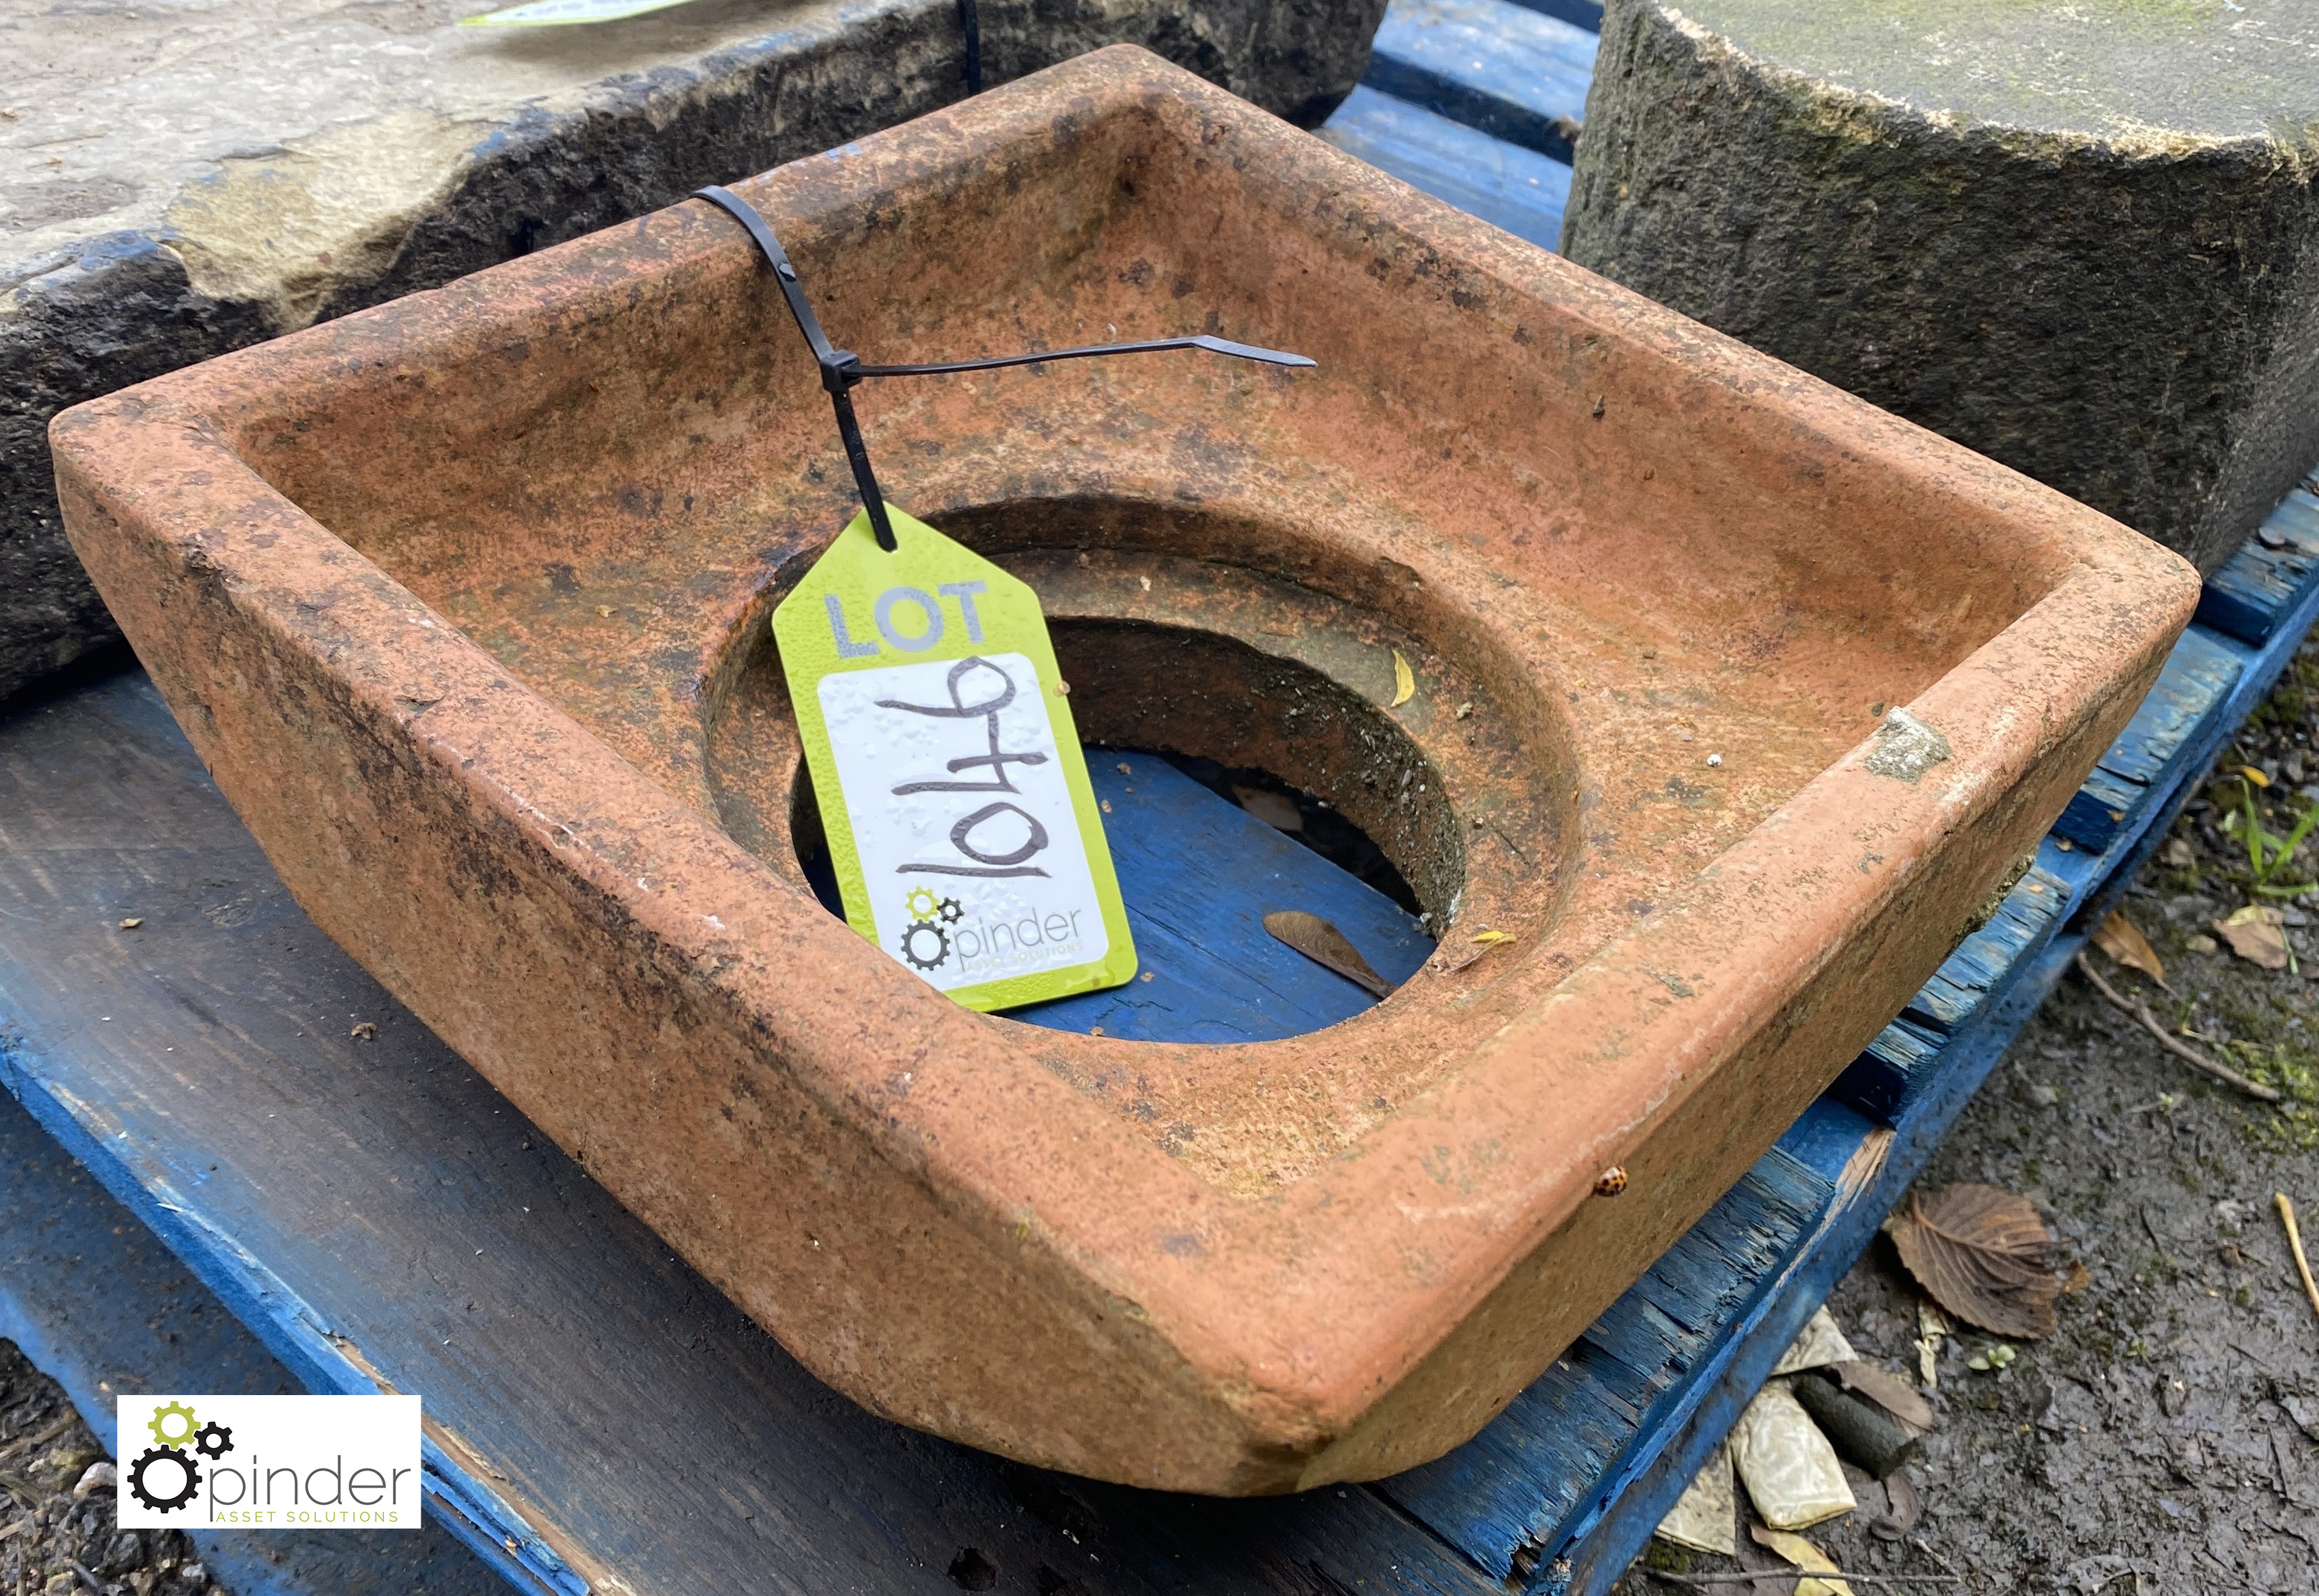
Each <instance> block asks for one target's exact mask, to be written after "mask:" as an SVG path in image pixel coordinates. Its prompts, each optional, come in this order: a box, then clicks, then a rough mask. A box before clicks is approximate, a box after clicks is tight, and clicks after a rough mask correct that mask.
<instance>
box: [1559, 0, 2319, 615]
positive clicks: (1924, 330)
mask: <svg viewBox="0 0 2319 1596" xmlns="http://www.w3.org/2000/svg"><path fill="white" fill-rule="evenodd" d="M1585 128H1586V131H1585V136H1584V139H1583V140H1581V142H1580V145H1579V149H1578V153H1577V160H1576V175H1575V179H1574V182H1573V185H1572V188H1571V196H1570V206H1569V211H1568V214H1567V219H1566V222H1565V227H1564V233H1563V246H1564V248H1565V249H1566V252H1567V253H1568V254H1569V255H1570V257H1571V258H1572V259H1574V260H1576V261H1578V262H1580V263H1581V264H1582V265H1584V266H1591V267H1593V269H1594V270H1596V271H1599V272H1602V273H1603V274H1604V275H1607V276H1610V277H1612V278H1615V279H1616V280H1617V281H1619V282H1620V283H1623V284H1627V285H1629V287H1633V288H1637V289H1639V290H1640V291H1642V292H1643V293H1647V294H1649V295H1650V296H1651V297H1653V298H1655V299H1657V300H1659V301H1661V302H1665V303H1666V304H1668V305H1672V306H1673V307H1674V308H1675V309H1677V310H1680V311H1683V312H1685V313H1686V314H1689V315H1692V316H1695V317H1697V318H1698V319H1699V320H1702V321H1705V322H1707V323H1708V324H1709V325H1710V326H1712V327H1715V328H1718V329H1721V330H1723V331H1725V332H1728V333H1730V334H1732V335H1733V336H1735V337H1737V338H1744V339H1745V340H1746V341H1747V342H1748V343H1750V344H1753V345H1755V347H1757V348H1760V349H1763V350H1765V351H1767V352H1769V353H1771V354H1773V355H1776V356H1780V357H1781V358H1782V359H1783V360H1787V361H1790V362H1791V363H1792V364H1794V365H1800V366H1801V367H1803V368H1804V369H1805V370H1806V371H1809V372H1812V373H1814V374H1818V375H1819V376H1822V377H1825V378H1827V380H1828V381H1830V382H1833V383H1837V384H1839V385H1840V386H1842V387H1845V388H1848V389H1850V390H1851V391H1852V392H1854V393H1858V394H1860V395H1862V396H1863V397H1864V398H1866V399H1869V400H1872V401H1874V402H1875V403H1877V404H1880V405H1882V406H1884V407H1885V408H1886V409H1888V410H1894V411H1897V412H1898V413H1899V414H1900V415H1903V416H1906V417H1908V419H1911V420H1915V421H1918V422H1921V423H1923V424H1924V425H1926V426H1927V427H1930V428H1934V429H1936V430H1937V431H1940V432H1943V433H1945V434H1946V435H1947V436H1949V437H1953V438H1954V439H1956V440H1957V441H1958V442H1960V443H1963V444H1965V445H1967V446H1971V447H1972V448H1975V449H1978V450H1980V451H1981V453H1983V454H1985V455H1991V456H1993V457H1994V458H1996V459H1998V460H2001V461H2003V462H2004V463H2006V464H2008V465H2012V466H2015V467H2017V469H2019V470H2021V471H2024V472H2026V473H2028V474H2030V475H2032V476H2035V477H2036V478H2038V479H2039V480H2041V481H2043V482H2047V483H2049V484H2051V485H2052V486H2053V487H2056V488H2059V489H2061V490H2062V491H2063V492H2066V493H2069V494H2070V495H2071V496H2072V497H2074V498H2077V499H2079V500H2082V501H2084V502H2085V503H2087V504H2089V505H2091V506H2093V507H2094V508H2095V509H2100V510H2103V511H2105V512H2106V513H2107V514H2109V515H2112V516H2115V517H2116V518H2119V519H2120V520H2123V521H2125V523H2126V524H2128V525H2129V526H2132V527H2136V528H2138V529H2139V530H2141V531H2143V532H2144V533H2146V534H2147V535H2149V536H2150V537H2154V538H2156V539H2158V540H2159V541H2160V542H2161V543H2164V544H2166V545H2168V546H2170V547H2172V548H2175V549H2177V550H2179V551H2180V552H2181V553H2182V554H2184V555H2187V556H2188V558H2189V559H2190V560H2191V561H2192V562H2193V563H2195V564H2197V565H2198V566H2199V568H2200V569H2201V570H2204V571H2208V572H2211V571H2212V570H2214V568H2215V566H2216V565H2218V564H2220V563H2221V562H2222V561H2223V560H2224V558H2226V557H2227V556H2228V555H2229V554H2230V552H2231V551H2232V550H2233V549H2234V548H2236V547H2237V546H2239V544H2240V543H2241V542H2242V540H2243V539H2244V538H2245V537H2247V535H2248V534H2249V533H2250V532H2251V531H2252V530H2253V529H2254V527H2255V524H2256V523H2257V522H2258V521H2259V520H2260V519H2261V518H2262V516H2263V514H2264V512H2265V511H2267V510H2268V509H2269V508H2270V507H2271V506H2272V505H2273V504H2275V503H2277V502H2278V499H2279V497H2280V495H2281V494H2283V493H2284V492H2286V491H2287V489H2288V488H2289V487H2291V486H2292V485H2293V484H2294V482H2295V481H2296V478H2297V477H2298V476H2299V475H2300V474H2302V473H2304V472H2305V471H2307V470H2308V469H2309V468H2310V466H2311V464H2312V462H2313V460H2314V458H2319V196H2314V174H2319V11H2314V8H2313V7H2312V6H2311V5H2309V4H2308V3H2307V0H2132V3H2128V0H2105V3H2100V4H2093V5H2086V4H2071V3H2068V0H1856V3H1853V4H1846V5H1827V4H1826V3H1825V0H1684V4H1683V7H1682V8H1681V9H1677V8H1676V7H1675V6H1674V5H1668V4H1665V3H1664V0H1611V4H1610V6H1609V10H1608V13H1607V15H1606V17H1605V21H1604V26H1603V31H1602V55H1601V58H1600V60H1599V62H1598V65H1597V68H1596V71H1595V76H1594V83H1593V91H1592V94H1591V95H1590V97H1589V99H1588V101H1587V115H1586V123H1585Z"/></svg>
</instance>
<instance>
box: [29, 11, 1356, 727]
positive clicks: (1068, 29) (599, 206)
mask: <svg viewBox="0 0 2319 1596" xmlns="http://www.w3.org/2000/svg"><path fill="white" fill-rule="evenodd" d="M490 9H492V0H363V3H360V4H356V5H338V4H333V3H330V0H290V3H288V4H276V3H274V0H263V3H261V0H210V3H208V4H204V5H198V6H188V5H176V4H168V3H166V0H164V3H147V4H140V3H138V0H77V3H75V4H70V5H42V6H35V5H11V6H7V7H5V8H0V61H5V63H6V65H5V68H0V698H5V697H6V696H7V695H9V694H10V693H12V692H14V690H17V689H19V688H21V687H23V686H24V685H25V684H26V683H27V682H29V681H33V680H34V679H36V678H38V677H39V676H41V674H42V673H44V672H48V671H50V670H53V669H55V668H57V667H59V666H61V665H64V664H66V663H69V662H70V661H72V660H73V659H75V658H77V657H78V656H79V655H81V654H85V653H86V652H87V651H88V650H90V649H91V648H94V647H96V646H98V645H102V644H104V643H105V642H107V641H109V640H111V639H113V638H114V637H116V636H118V634H117V633H116V632H115V631H114V629H113V623H112V621H111V619H110V618H108V617H107V616H106V615H105V613H104V606H103V605H102V604H100V603H99V602H98V601H97V598H96V595H95V591H93V590H92V589H91V588H90V587H89V585H88V580H87V578H86V576H85V575H84V574H83V573H82V572H81V569H80V566H79V564H78V563H77V561H75V560H74V558H73V556H72V553H71V551H70V550H69V549H68V548H67V547H66V546H65V539H64V533H63V530H62V528H61V527H60V525H59V520H58V516H57V507H56V494H55V490H54V484H53V483H52V482H51V480H50V465H49V451H48V442H47V428H48V423H49V418H50V417H51V416H52V415H54V414H55V413H56V412H57V411H58V410H61V409H63V408H64V407H66V406H68V405H70V404H74V403H77V402H78V401H81V400H84V399H89V398H93V397H95V396H96V395H97V394H100V393H104V392H111V391H112V390H113V389H116V388H121V387H124V386H126V385H128V384H129V383H136V382H141V381H143V380H145V379H147V378H149V377H153V376H158V375H159V374H161V373H163V372H166V371H170V370H173V369H175V368H176V367H177V366H180V365H188V364H191V363H192V362H194V361H196V360H203V359H206V358H208V357H209V356H213V355H217V354H220V353H222V352H223V351H225V350H227V349H230V348H233V347H238V346H240V345H244V344H249V343H254V342H256V341H257V340H258V339H261V338H267V337H271V336H273V335H274V334H276V333H281V332H286V331H290V330H293V329H296V328H299V327H302V326H305V325H306V324H308V323H310V322H311V321H314V320H320V319H323V318H326V317H329V316H333V315H337V314H339V313H341V312H343V311H349V310H354V309H357V308H359V307H361V306H364V305H367V304H374V303H376V302H379V301H381V300H383V299H388V298H392V297H393V296H394V295H396V294H401V293H410V292H411V291H413V290H415V289H421V288H432V287H435V286H438V285H439V284H443V283H446V282H448V281H449V280H451V279H452V278H454V277H457V276H460V275H464V274H465V273H468V272H472V271H474V270H477V269H478V268H480V267H483V266H490V265H492V264H493V263H495V262H498V261H501V260H506V259H510V258H511V257H516V256H519V255H525V254H528V253H529V252H530V251H532V250H534V249H537V248H540V247H542V246H544V245H547V244H553V243H556V242H559V241H561V240H563V239H573V238H577V237H579V236H580V235H582V234H583V233H586V232H590V231H591V230H595V229H597V228H600V227H605V226H608V225H609V224H611V223H612V222H615V221H620V220H623V219H624V218H627V217H631V216H636V215H639V214H641V213H643V212H646V211H650V210H653V209H654V208H655V207H658V206H661V205H665V204H669V203H673V202H675V201H676V200H679V199H681V198H682V197H683V196H684V195H685V194H687V193H688V192H690V190H692V189H694V188H696V187H699V185H702V184H704V183H712V182H722V181H726V180H728V179H732V178H735V177H740V176H746V175H748V174H751V173H754V172H759V171H762V170H764V169H766V168H768V167H774V166H778V165H780V164H781V163H782V162H784V161H789V160H794V159H796V158H799V157H800V156H806V155H810V154H813V153H815V152H816V151H818V150H823V149H832V148H835V147H836V146H838V145H842V144H844V143H845V142H846V141H847V140H853V139H857V138H860V137H862V136H863V135H865V134H867V133H870V132H872V131H876V130H878V129H880V128H884V127H889V126H891V125H893V124H894V123H896V122H903V121H907V120H908V119H909V118H911V117H914V116H917V115H921V114H923V113H925V112H928V111H931V110H934V109H935V108H936V107H938V106H941V105H943V104H948V103H949V102H951V101H953V100H957V99H960V98H962V97H963V96H964V95H965V94H966V78H965V41H964V34H963V32H962V30H961V24H960V20H959V8H958V4H957V0H801V3H800V0H696V3H695V4H692V5H682V6H678V7H675V8H673V9H671V10H666V11H661V12H655V13H653V14H649V15H645V16H639V17H633V18H630V19H628V20H627V21H624V22H617V23H601V24H598V25H594V26H588V27H567V28H551V29H511V30H502V29H490V28H463V27H460V26H459V25H458V22H459V19H460V18H461V17H462V16H465V15H469V14H475V13H479V12H483V11H488V10H490ZM1384 12H1385V0H981V3H980V5H979V15H980V19H981V32H982V46H983V64H984V74H985V77H986V80H987V81H988V83H990V84H994V85H995V84H999V83H1004V82H1006V81H1007V80H1009V79H1011V78H1015V77H1022V76H1023V75H1024V74H1025V73H1029V72H1033V71H1035V70H1037V69H1039V68H1042V67H1047V66H1051V65H1053V64H1054V63H1056V62H1058V61H1061V60H1065V59H1069V58H1071V57H1073V56H1078V55H1081V54H1084V53H1086V52H1087V51H1088V50H1098V49H1101V48H1102V47H1104V46H1105V45H1109V44H1118V43H1132V44H1140V45H1142V46H1143V47H1145V48H1146V49H1148V50H1152V51H1154V52H1156V53H1158V54H1160V55H1161V56H1163V57H1166V58H1167V59H1169V60H1172V61H1174V62H1176V63H1177V64H1178V65H1179V66H1182V67H1185V68H1189V69H1190V70H1192V71H1195V72H1197V73H1199V74H1201V75H1202V76H1203V77H1207V78H1208V79H1210V80H1211V81H1213V82H1215V83H1217V84H1220V85H1222V86H1223V87H1225V88H1228V89H1230V90H1232V92H1233V93H1234V94H1237V95H1241V96H1242V97H1243V98H1245V99H1249V100H1252V101H1254V102H1255V103H1256V104H1259V105H1261V106H1263V107H1264V108H1265V109H1266V110H1268V111H1271V112H1274V113H1277V114H1279V115H1282V116H1285V117H1287V118H1289V119H1290V120H1291V121H1295V122H1303V123H1305V124H1307V125H1311V124H1315V123H1318V122H1321V121H1322V120H1323V119H1324V118H1326V117H1327V115H1328V114H1329V113H1330V112H1331V111H1332V110H1333V109H1335V107H1336V105H1337V103H1338V102H1339V101H1340V100H1341V99H1343V98H1344V96H1345V95H1346V94H1347V93H1348V92H1349V90H1350V89H1351V88H1352V87H1353V86H1354V84H1355V83H1357V82H1358V80H1359V77H1360V75H1361V70H1362V68H1363V67H1364V66H1365V65H1366V64H1367V60H1368V48H1369V39H1370V37H1371V36H1372V35H1373V34H1374V33H1375V32H1376V26H1377V23H1378V21H1379V19H1380V18H1381V17H1382V16H1383V14H1384Z"/></svg>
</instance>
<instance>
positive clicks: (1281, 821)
mask: <svg viewBox="0 0 2319 1596" xmlns="http://www.w3.org/2000/svg"><path fill="white" fill-rule="evenodd" d="M1232 797H1233V798H1237V799H1239V800H1240V807H1241V808H1243V809H1245V810H1247V811H1248V812H1249V813H1250V814H1251V815H1253V816H1256V817H1257V818H1258V819H1259V820H1261V821H1263V822H1264V823H1265V825H1268V826H1270V827H1272V829H1273V830H1275V831H1303V830H1304V811H1303V810H1302V809H1299V808H1298V807H1296V805H1295V802H1294V801H1293V800H1291V799H1289V798H1285V797H1283V796H1282V795H1281V794H1279V793H1277V792H1268V791H1267V790H1266V789H1263V788H1261V787H1235V788H1233V789H1232Z"/></svg>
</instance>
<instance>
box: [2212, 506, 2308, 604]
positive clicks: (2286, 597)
mask: <svg viewBox="0 0 2319 1596" xmlns="http://www.w3.org/2000/svg"><path fill="white" fill-rule="evenodd" d="M2314 588H2319V496H2314V494H2313V493H2312V492H2311V491H2309V490H2308V489H2305V488H2297V489H2296V490H2295V491H2293V492H2291V493H2289V494H2288V495H2287V498H2286V500H2284V501H2283V502H2282V503H2281V504H2280V505H2279V507H2278V509H2275V510H2273V511H2272V512H2271V513H2270V515H2269V518H2267V519H2265V520H2264V522H2263V524H2262V530H2261V531H2260V532H2259V533H2257V534H2256V535H2255V536H2254V537H2251V538H2249V539H2247V541H2246V543H2245V545H2244V546H2242V547H2241V548H2240V550H2239V552H2238V553H2236V554H2234V555H2232V556H2231V557H2230V558H2229V559H2228V560H2226V561H2224V563H2223V567H2222V569H2221V570H2219V571H2217V572H2215V573H2214V574H2213V575H2212V576H2210V577H2208V578H2207V579H2206V591H2205V593H2204V594H2203V595H2202V596H2201V597H2200V598H2199V600H2198V624H2199V625H2201V626H2206V627H2214V628H2215V630H2216V631H2218V632H2227V633H2229V634H2230V635H2231V636H2233V637H2237V638H2241V639H2242V640H2244V641H2246V642H2248V643H2263V642H2267V641H2269V638H2270V637H2271V636H2272V635H2273V634H2274V633H2276V632H2277V631H2278V628H2279V627H2280V626H2281V625H2282V624H2283V623H2284V620H2285V618H2286V616H2287V613H2288V612H2289V611H2291V610H2292V609H2295V607H2296V603H2297V602H2298V601H2299V600H2301V598H2302V597H2303V596H2304V595H2305V594H2307V593H2309V592H2310V591H2313V590H2314Z"/></svg>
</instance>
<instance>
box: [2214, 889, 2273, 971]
mask: <svg viewBox="0 0 2319 1596" xmlns="http://www.w3.org/2000/svg"><path fill="white" fill-rule="evenodd" d="M2286 917H2287V916H2286V915H2285V914H2284V913H2283V912H2281V911H2280V910H2278V909H2274V908H2272V907H2270V906H2269V905H2266V904H2249V905H2247V906H2246V907H2244V908H2242V909H2240V910H2238V911H2237V912H2235V913H2234V914H2233V915H2231V917H2230V918H2229V919H2227V920H2217V921H2215V931H2216V932H2217V933H2220V934H2221V936H2222V939H2223V940H2224V942H2228V943H2229V944H2230V945H2231V951H2232V952H2233V953H2236V954H2237V955H2238V956H2239V957H2240V958H2242V959H2243V960H2246V961H2247V962H2248V963H2250V964H2259V965H2260V966H2262V968H2263V969H2286V968H2287V933H2286V931H2285V930H2284V929H2283V928H2282V926H2281V924H2280V922H2282V921H2283V920H2285V919H2286Z"/></svg>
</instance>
